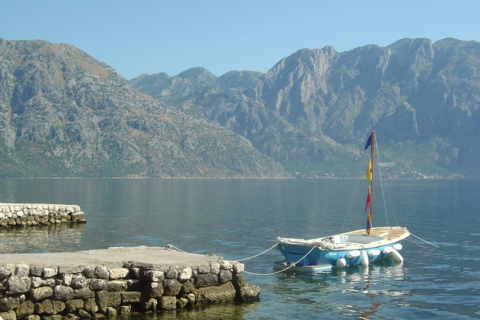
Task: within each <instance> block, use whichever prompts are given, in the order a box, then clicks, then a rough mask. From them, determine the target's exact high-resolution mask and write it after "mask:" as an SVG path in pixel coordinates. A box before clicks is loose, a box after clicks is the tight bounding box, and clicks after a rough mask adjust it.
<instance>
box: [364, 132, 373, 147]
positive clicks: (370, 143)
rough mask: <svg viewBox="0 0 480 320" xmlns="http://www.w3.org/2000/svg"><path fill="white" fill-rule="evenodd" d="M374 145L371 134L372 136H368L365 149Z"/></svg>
mask: <svg viewBox="0 0 480 320" xmlns="http://www.w3.org/2000/svg"><path fill="white" fill-rule="evenodd" d="M371 145H372V135H371V134H370V137H368V140H367V143H365V150H367V149H368V147H370V146H371Z"/></svg>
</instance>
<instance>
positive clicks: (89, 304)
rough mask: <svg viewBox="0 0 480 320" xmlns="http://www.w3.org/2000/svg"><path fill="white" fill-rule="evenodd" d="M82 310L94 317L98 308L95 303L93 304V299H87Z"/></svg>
mask: <svg viewBox="0 0 480 320" xmlns="http://www.w3.org/2000/svg"><path fill="white" fill-rule="evenodd" d="M83 309H84V310H85V311H87V312H88V313H90V314H91V315H94V314H95V313H96V312H97V311H98V306H97V303H96V302H95V299H93V298H91V299H87V300H85V302H84V304H83Z"/></svg>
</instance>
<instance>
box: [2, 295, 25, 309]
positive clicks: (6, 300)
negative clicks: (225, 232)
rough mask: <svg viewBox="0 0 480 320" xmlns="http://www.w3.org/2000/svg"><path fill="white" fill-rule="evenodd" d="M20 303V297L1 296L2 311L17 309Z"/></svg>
mask: <svg viewBox="0 0 480 320" xmlns="http://www.w3.org/2000/svg"><path fill="white" fill-rule="evenodd" d="M19 304H20V299H19V298H17V297H11V296H10V297H9V296H6V297H3V298H0V311H10V310H13V309H15V308H16V307H17V306H18V305H19Z"/></svg>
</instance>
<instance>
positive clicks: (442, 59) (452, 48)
mask: <svg viewBox="0 0 480 320" xmlns="http://www.w3.org/2000/svg"><path fill="white" fill-rule="evenodd" d="M159 78H161V79H162V80H161V81H159V80H158V79H159ZM129 83H130V84H131V85H132V86H134V87H135V88H137V89H138V90H139V91H141V92H144V93H146V94H149V95H151V96H152V97H155V98H157V99H159V100H163V101H166V102H167V103H169V104H171V105H173V106H175V107H177V108H178V109H179V110H181V111H183V112H185V113H186V114H188V115H191V116H193V117H195V118H197V119H204V120H207V121H209V122H211V123H214V124H217V125H220V126H223V127H225V128H227V129H229V130H231V131H233V132H235V133H237V134H240V135H242V136H244V137H245V138H247V139H249V140H250V141H251V142H252V144H253V146H254V147H255V148H257V149H258V150H260V151H261V152H263V153H264V154H266V155H269V156H270V157H272V158H273V159H275V160H277V161H279V162H280V163H282V164H283V165H284V166H285V167H287V168H289V170H290V171H292V172H295V171H299V170H300V171H301V170H302V169H303V170H306V169H308V170H311V169H316V170H317V171H318V172H319V173H320V174H323V173H327V172H329V171H328V170H330V168H332V166H334V165H335V166H338V163H339V162H344V163H345V165H346V166H349V165H351V164H352V163H361V161H360V162H359V161H358V160H359V158H361V157H362V156H363V155H362V153H361V145H362V143H363V141H364V140H365V138H366V136H367V135H368V133H369V132H370V131H371V130H376V131H377V135H378V137H379V143H380V148H381V149H382V150H383V151H384V152H383V161H384V162H385V163H390V164H393V165H390V166H388V170H390V171H391V174H392V175H393V176H402V173H407V174H408V173H410V172H419V171H421V172H425V173H426V174H428V175H434V176H452V175H468V176H480V163H479V162H478V161H477V159H478V157H479V156H480V144H479V143H478V141H479V138H480V111H479V109H480V108H479V106H480V43H478V42H475V41H460V40H456V39H451V38H448V39H443V40H440V41H437V42H435V43H433V42H432V41H430V40H429V39H402V40H399V41H397V42H395V43H393V44H391V45H389V46H387V47H379V46H375V45H368V46H364V47H359V48H356V49H353V50H350V51H346V52H337V51H336V50H335V49H334V48H332V47H325V48H323V49H314V50H310V49H302V50H299V51H297V52H295V53H294V54H292V55H291V56H289V57H286V58H284V59H282V60H281V61H279V62H278V63H277V64H276V65H275V66H273V67H272V68H271V69H270V70H269V71H268V72H266V73H265V74H261V73H255V72H249V71H243V72H238V71H233V72H229V73H227V74H225V75H223V76H221V77H216V76H214V75H213V74H211V73H210V72H208V71H207V70H206V69H203V68H194V69H191V70H188V71H186V72H183V73H181V74H179V75H177V76H174V77H170V76H168V75H166V74H157V75H151V76H149V75H143V76H141V77H139V78H135V79H132V80H131V81H130V82H129ZM332 170H333V169H332ZM335 170H336V172H343V173H344V174H345V175H349V173H348V172H347V171H348V170H345V168H344V169H341V168H337V169H335ZM335 170H333V171H331V172H335ZM342 170H343V171H342Z"/></svg>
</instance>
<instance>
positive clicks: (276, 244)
mask: <svg viewBox="0 0 480 320" xmlns="http://www.w3.org/2000/svg"><path fill="white" fill-rule="evenodd" d="M277 246H278V243H275V245H274V246H273V247H271V248H269V249H267V250H265V251H263V252H260V253H259V254H256V255H254V256H251V257H248V258H243V259H237V260H235V261H245V260H250V259H253V258H256V257H258V256H261V255H262V254H264V253H267V252H268V251H270V250H272V249H273V248H275V247H277Z"/></svg>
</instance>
